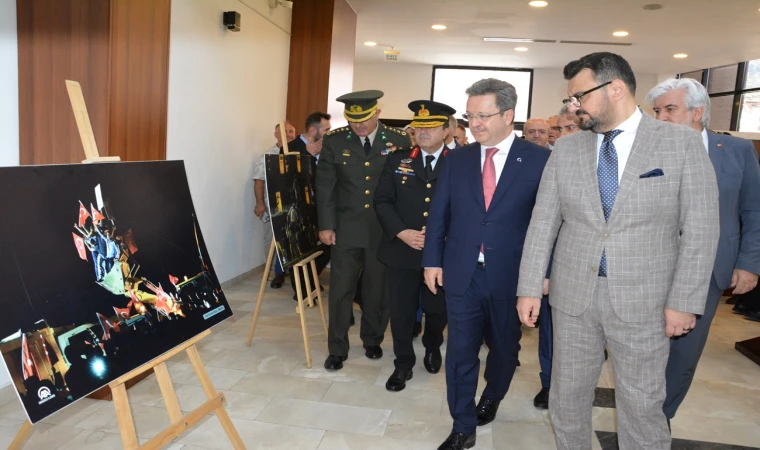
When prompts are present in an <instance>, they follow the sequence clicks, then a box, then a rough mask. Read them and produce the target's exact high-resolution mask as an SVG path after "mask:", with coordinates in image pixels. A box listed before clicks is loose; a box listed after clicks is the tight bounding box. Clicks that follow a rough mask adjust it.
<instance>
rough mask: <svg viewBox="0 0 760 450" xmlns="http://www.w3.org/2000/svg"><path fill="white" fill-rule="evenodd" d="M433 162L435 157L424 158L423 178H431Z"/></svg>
mask: <svg viewBox="0 0 760 450" xmlns="http://www.w3.org/2000/svg"><path fill="white" fill-rule="evenodd" d="M433 161H435V155H427V156H425V178H427V179H428V180H429V179H431V178H433Z"/></svg>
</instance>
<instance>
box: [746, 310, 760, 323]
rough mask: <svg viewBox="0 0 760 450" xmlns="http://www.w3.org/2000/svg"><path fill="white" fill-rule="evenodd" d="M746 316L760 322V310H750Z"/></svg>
mask: <svg viewBox="0 0 760 450" xmlns="http://www.w3.org/2000/svg"><path fill="white" fill-rule="evenodd" d="M744 317H746V318H747V319H749V320H752V321H755V322H760V311H749V312H748V313H747V314H745V315H744Z"/></svg>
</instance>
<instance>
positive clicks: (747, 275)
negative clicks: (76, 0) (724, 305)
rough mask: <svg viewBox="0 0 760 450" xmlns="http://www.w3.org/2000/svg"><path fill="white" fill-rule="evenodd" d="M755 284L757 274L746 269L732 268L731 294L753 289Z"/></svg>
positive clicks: (743, 292) (744, 292)
mask: <svg viewBox="0 0 760 450" xmlns="http://www.w3.org/2000/svg"><path fill="white" fill-rule="evenodd" d="M755 286H757V275H756V274H754V273H752V272H747V271H746V270H741V269H734V275H733V276H732V277H731V287H732V288H734V290H733V292H732V293H733V294H734V295H739V294H746V293H747V292H749V291H751V290H752V289H755Z"/></svg>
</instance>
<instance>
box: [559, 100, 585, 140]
mask: <svg viewBox="0 0 760 450" xmlns="http://www.w3.org/2000/svg"><path fill="white" fill-rule="evenodd" d="M580 125H581V118H580V117H578V115H577V114H574V113H571V112H570V111H568V110H567V105H562V109H560V110H559V115H558V116H557V139H559V138H561V137H564V136H567V135H569V134H573V133H576V132H578V131H580V130H581V128H580Z"/></svg>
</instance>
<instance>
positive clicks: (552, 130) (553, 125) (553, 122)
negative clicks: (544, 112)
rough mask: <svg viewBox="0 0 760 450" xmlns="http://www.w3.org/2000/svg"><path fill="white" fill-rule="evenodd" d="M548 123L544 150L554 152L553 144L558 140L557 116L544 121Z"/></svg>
mask: <svg viewBox="0 0 760 450" xmlns="http://www.w3.org/2000/svg"><path fill="white" fill-rule="evenodd" d="M546 120H547V121H548V122H549V139H548V144H546V148H548V149H549V150H554V143H555V142H557V139H559V136H560V134H559V126H557V116H551V117H549V118H548V119H546Z"/></svg>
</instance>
